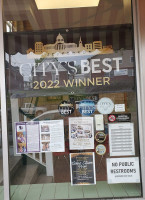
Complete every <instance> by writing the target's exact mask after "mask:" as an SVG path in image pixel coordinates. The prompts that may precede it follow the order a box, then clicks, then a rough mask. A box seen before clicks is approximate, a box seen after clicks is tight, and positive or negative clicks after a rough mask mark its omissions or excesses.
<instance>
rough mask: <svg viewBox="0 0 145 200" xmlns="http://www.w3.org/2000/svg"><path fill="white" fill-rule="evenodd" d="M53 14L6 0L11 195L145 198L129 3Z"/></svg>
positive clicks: (109, 3)
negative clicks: (142, 183)
mask: <svg viewBox="0 0 145 200" xmlns="http://www.w3.org/2000/svg"><path fill="white" fill-rule="evenodd" d="M10 5H13V6H10ZM45 8H46V9H39V7H37V5H36V2H35V1H17V0H15V1H13V0H7V1H4V20H5V21H4V24H5V32H4V38H5V69H6V86H7V108H8V128H9V129H8V130H9V131H8V134H9V151H10V157H9V165H10V184H11V188H14V192H13V194H12V198H13V199H19V197H21V199H33V197H34V195H35V198H36V199H37V198H40V196H41V199H91V198H93V199H101V198H102V199H104V198H112V199H113V198H122V197H125V198H131V197H140V196H141V195H142V191H141V180H140V174H141V172H140V152H139V137H138V116H137V98H136V96H137V95H136V70H135V57H134V43H133V22H132V11H131V0H130V1H127V3H126V2H125V1H121V0H118V1H114V0H110V1H104V0H100V1H99V4H98V5H97V4H96V6H92V7H87V6H84V4H83V6H81V7H79V6H78V7H76V5H75V6H74V7H72V8H70V5H69V7H65V5H64V4H62V7H61V8H60V9H57V8H56V9H51V8H47V7H46V6H45ZM12 161H13V162H12ZM16 185H17V187H16ZM21 188H22V190H21ZM20 191H21V192H20ZM62 191H64V192H62Z"/></svg>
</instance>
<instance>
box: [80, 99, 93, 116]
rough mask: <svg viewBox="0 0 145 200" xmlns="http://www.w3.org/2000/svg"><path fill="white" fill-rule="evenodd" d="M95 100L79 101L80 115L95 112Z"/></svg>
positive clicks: (88, 114)
mask: <svg viewBox="0 0 145 200" xmlns="http://www.w3.org/2000/svg"><path fill="white" fill-rule="evenodd" d="M95 109H96V108H95V102H94V101H92V100H83V101H81V102H80V103H79V112H80V113H81V114H82V115H85V116H90V115H92V114H93V113H94V112H95Z"/></svg>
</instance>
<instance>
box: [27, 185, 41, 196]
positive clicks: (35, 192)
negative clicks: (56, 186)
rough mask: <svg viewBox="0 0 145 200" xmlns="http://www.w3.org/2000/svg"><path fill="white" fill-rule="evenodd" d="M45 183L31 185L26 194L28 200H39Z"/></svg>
mask: <svg viewBox="0 0 145 200" xmlns="http://www.w3.org/2000/svg"><path fill="white" fill-rule="evenodd" d="M42 187H43V184H36V185H31V186H30V189H29V191H28V194H27V196H26V200H32V199H35V200H39V199H40V196H41V192H42Z"/></svg>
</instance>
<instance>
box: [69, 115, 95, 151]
mask: <svg viewBox="0 0 145 200" xmlns="http://www.w3.org/2000/svg"><path fill="white" fill-rule="evenodd" d="M69 148H70V150H83V149H94V126H93V117H73V118H69Z"/></svg>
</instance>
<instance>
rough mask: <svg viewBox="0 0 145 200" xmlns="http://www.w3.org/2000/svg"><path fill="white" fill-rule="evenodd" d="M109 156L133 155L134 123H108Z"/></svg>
mask: <svg viewBox="0 0 145 200" xmlns="http://www.w3.org/2000/svg"><path fill="white" fill-rule="evenodd" d="M109 146H110V148H109V149H110V156H128V155H135V146H134V124H133V123H115V124H109Z"/></svg>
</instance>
